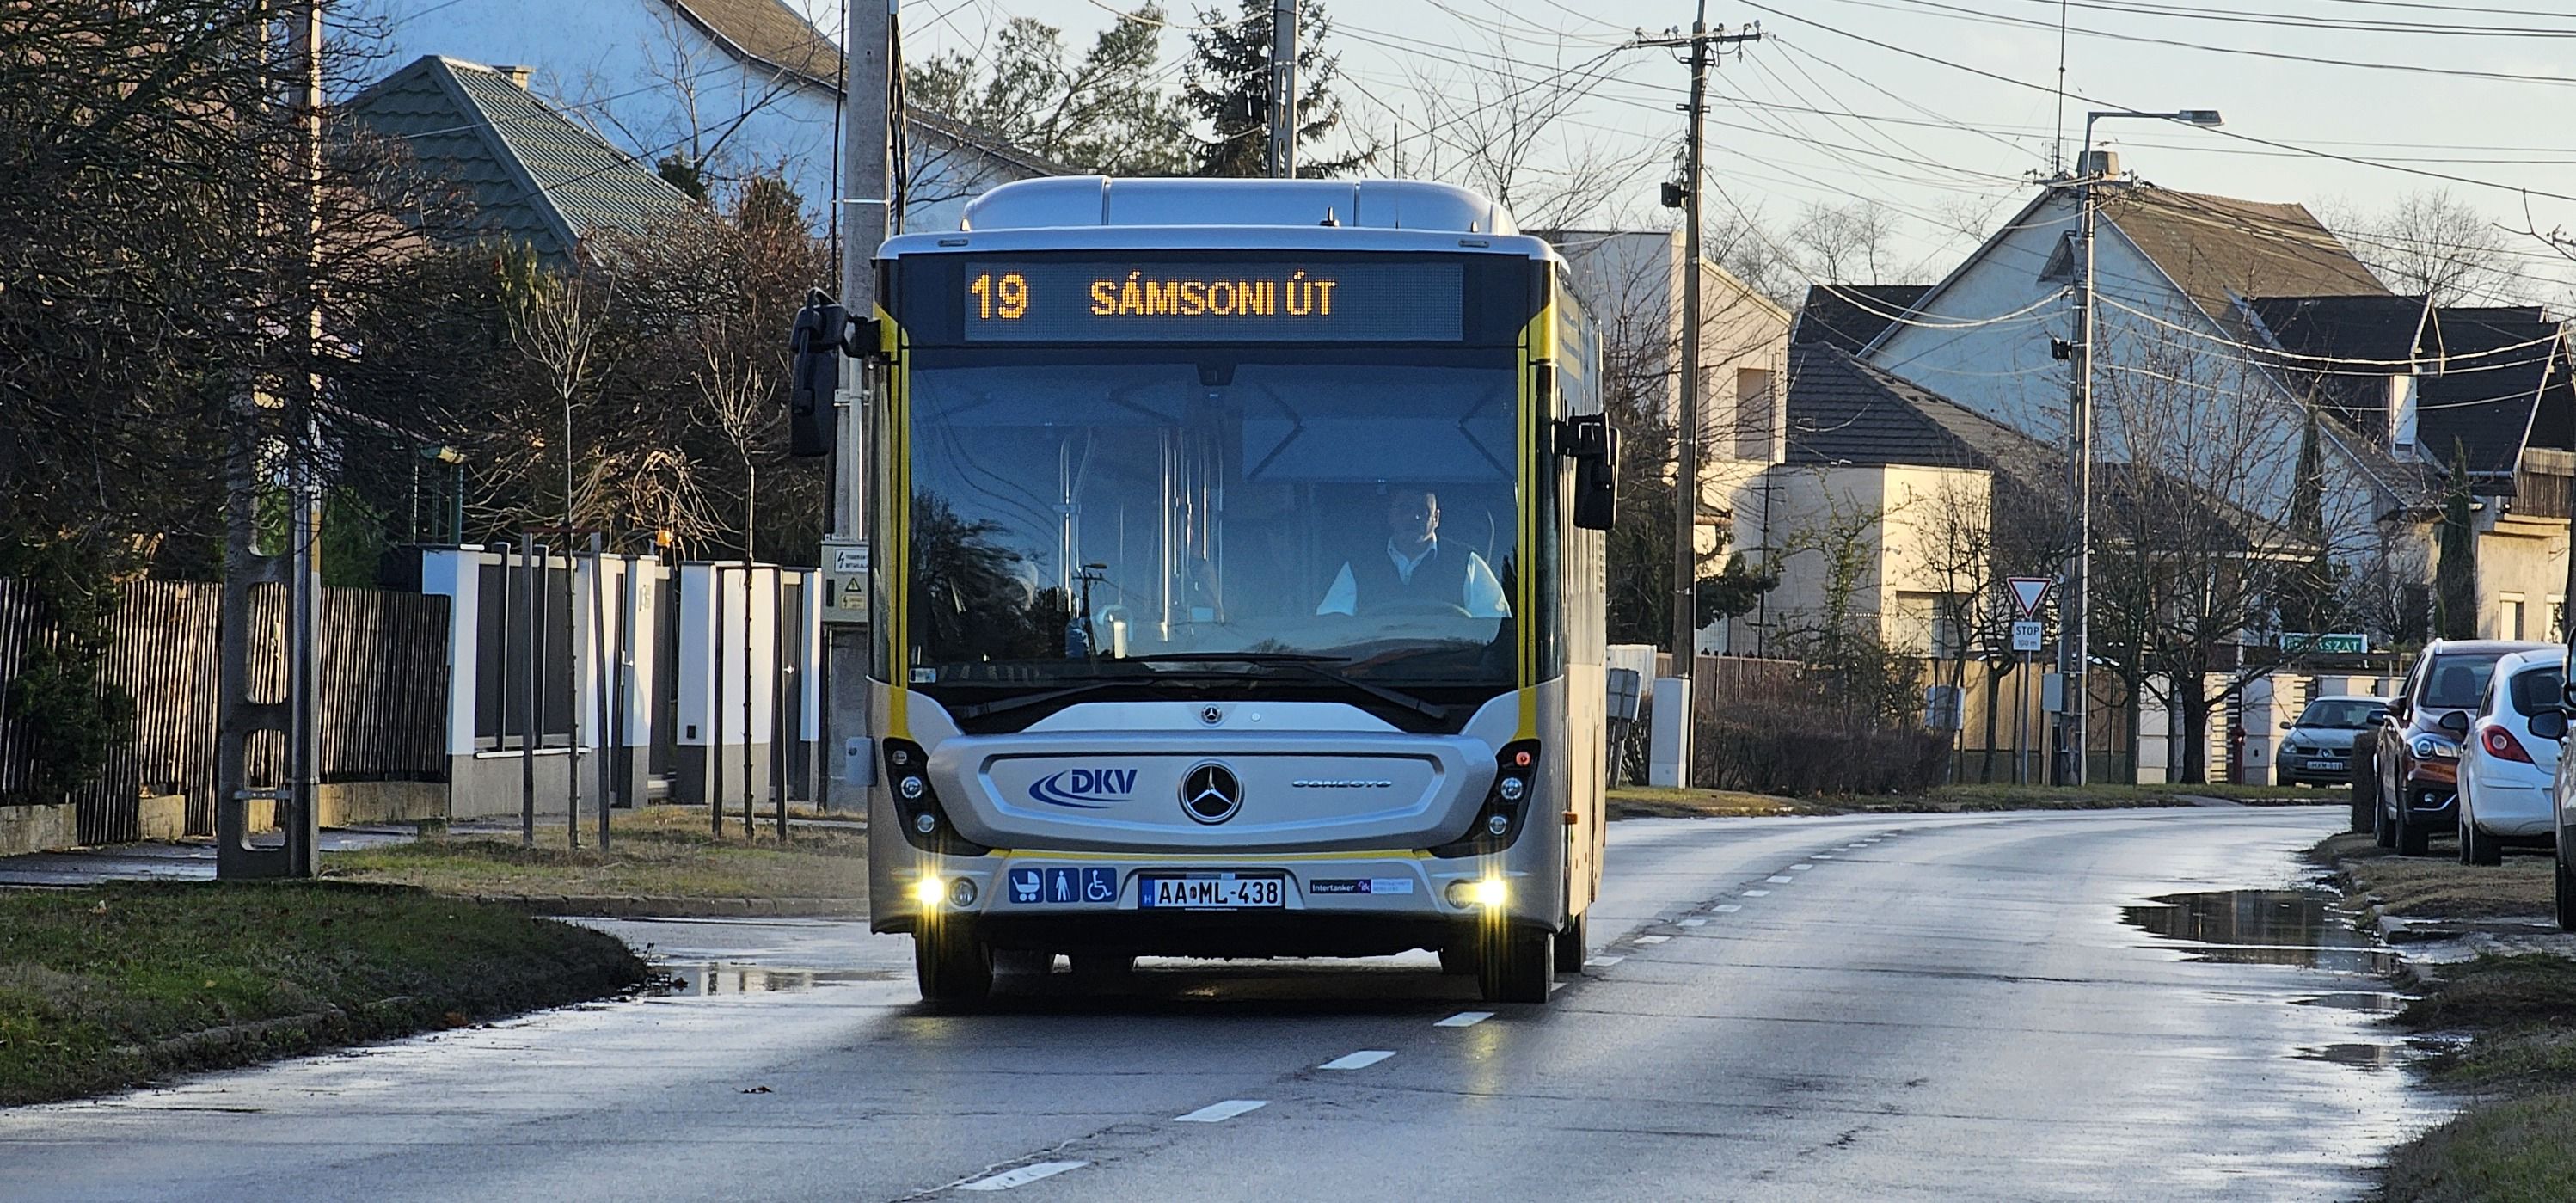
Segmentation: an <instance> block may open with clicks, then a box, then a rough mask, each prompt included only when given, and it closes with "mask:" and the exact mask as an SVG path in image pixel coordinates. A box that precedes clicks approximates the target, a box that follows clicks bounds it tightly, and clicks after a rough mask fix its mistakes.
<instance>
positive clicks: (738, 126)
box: [386, 0, 1068, 231]
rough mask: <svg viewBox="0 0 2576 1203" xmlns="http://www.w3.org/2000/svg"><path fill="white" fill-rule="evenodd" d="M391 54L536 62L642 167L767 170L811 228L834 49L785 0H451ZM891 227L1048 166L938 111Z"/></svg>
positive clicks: (709, 172) (827, 129)
mask: <svg viewBox="0 0 2576 1203" xmlns="http://www.w3.org/2000/svg"><path fill="white" fill-rule="evenodd" d="M386 40H387V42H388V43H389V48H390V49H391V50H392V51H393V52H394V55H395V57H396V59H397V60H400V59H402V58H406V57H412V56H420V55H434V54H436V55H455V56H459V57H462V58H467V59H473V60H478V61H481V62H486V63H512V64H520V66H519V67H515V68H509V70H517V71H524V72H530V73H533V74H534V76H535V77H536V79H537V81H538V83H539V85H540V86H541V87H543V88H544V89H545V90H546V91H548V92H549V93H551V94H553V95H555V96H558V97H561V98H563V100H564V101H565V103H566V106H567V108H568V109H570V110H571V111H572V112H574V113H576V114H577V115H578V116H579V118H580V120H581V121H582V122H584V123H585V124H587V125H589V126H590V127H592V128H593V129H596V130H598V131H600V132H601V133H602V134H603V135H604V136H606V137H608V138H610V139H611V140H612V141H614V142H615V143H617V144H618V145H619V146H620V147H622V148H623V149H624V150H625V151H626V152H627V153H629V154H631V155H633V156H634V157H636V158H638V159H641V160H643V161H644V162H646V163H654V164H659V163H662V162H664V161H665V160H669V161H671V162H672V164H673V165H674V167H675V168H679V169H682V170H689V169H694V170H697V171H700V172H703V173H704V178H706V179H707V180H709V181H710V182H713V183H716V184H719V185H720V184H721V183H723V182H724V181H725V180H726V179H729V178H736V179H738V178H743V177H747V176H750V175H754V174H763V173H776V174H779V175H781V176H783V177H784V178H785V179H786V181H787V184H788V186H789V187H790V188H792V189H794V190H795V192H796V194H797V195H798V196H799V197H801V198H803V199H804V202H805V207H806V211H807V212H808V213H809V214H810V215H812V217H813V220H814V221H815V223H816V225H817V227H818V228H819V227H820V226H821V225H822V224H823V221H824V214H826V213H828V212H830V205H829V204H828V203H827V202H828V201H829V200H830V199H831V198H832V196H833V195H834V190H835V187H836V185H837V182H838V180H839V174H838V170H839V168H838V164H839V155H838V153H837V151H838V147H839V138H840V132H841V127H840V104H841V51H840V47H839V45H838V43H837V42H836V41H835V40H834V39H833V37H832V36H831V35H829V34H826V33H825V31H823V30H821V29H817V28H816V27H815V26H814V25H813V23H812V22H809V21H807V20H806V19H805V17H804V16H802V15H801V14H799V13H797V12H796V11H795V10H793V9H791V8H789V7H788V6H787V5H786V4H784V3H782V2H781V0H589V2H586V3H582V4H567V5H555V6H551V7H549V8H548V9H547V10H546V11H545V14H544V17H543V19H531V18H530V16H529V11H528V8H527V6H526V5H525V4H523V3H520V2H519V0H447V2H446V3H442V4H431V5H425V6H421V7H420V8H419V10H418V11H416V12H409V13H404V14H401V15H400V17H399V18H398V19H397V20H395V21H394V22H392V23H391V27H390V29H389V30H388V31H387V33H386ZM904 142H905V150H906V155H905V162H906V164H907V168H908V170H907V171H906V173H905V176H906V180H907V181H908V184H907V187H906V190H905V191H906V194H907V198H906V199H907V203H906V205H905V206H904V210H903V211H902V212H901V213H899V214H898V220H897V221H895V222H892V223H889V224H890V225H891V226H892V227H893V228H894V229H896V230H898V231H900V230H904V229H910V230H940V229H955V228H956V226H957V221H958V218H959V216H960V215H961V214H962V213H963V212H964V210H965V203H966V201H967V200H968V199H969V198H971V197H973V196H974V195H976V194H978V193H980V192H982V191H984V190H985V189H987V188H990V187H992V186H994V185H996V184H1001V183H1006V182H1008V181H1011V180H1018V179H1029V178H1032V177H1035V176H1041V175H1062V174H1068V172H1067V170H1066V169H1065V168H1064V167H1063V166H1062V165H1060V164H1056V163H1053V162H1049V161H1046V160H1044V159H1042V158H1040V157H1038V156H1035V155H1031V154H1029V153H1027V152H1025V151H1022V150H1019V149H1017V148H1014V147H1011V146H1009V145H1008V144H1007V143H1005V142H1004V141H1003V140H1002V139H1000V138H998V137H995V136H993V135H992V134H990V133H988V132H985V131H982V130H978V129H975V128H973V127H971V126H968V125H965V124H964V123H961V122H957V121H953V120H949V119H947V118H945V117H942V116H939V115H937V114H931V113H923V112H918V111H916V112H914V113H912V114H911V116H910V119H909V121H908V122H907V124H906V127H905V138H904Z"/></svg>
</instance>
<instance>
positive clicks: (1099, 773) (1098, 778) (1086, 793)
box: [1029, 769, 1136, 810]
mask: <svg viewBox="0 0 2576 1203" xmlns="http://www.w3.org/2000/svg"><path fill="white" fill-rule="evenodd" d="M1135 789H1136V770H1134V769H1059V770H1057V771H1055V772H1053V773H1049V774H1047V775H1046V776H1044V777H1040V778H1038V780H1037V783H1036V784H1034V785H1031V786H1030V787H1029V797H1030V798H1032V799H1035V800H1037V801H1039V802H1044V803H1046V804H1047V805H1049V806H1070V807H1073V808H1074V809H1076V810H1106V809H1108V808H1109V805H1110V803H1113V802H1124V801H1126V800H1127V796H1128V795H1129V794H1130V793H1132V792H1134V791H1135Z"/></svg>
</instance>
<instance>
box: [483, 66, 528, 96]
mask: <svg viewBox="0 0 2576 1203" xmlns="http://www.w3.org/2000/svg"><path fill="white" fill-rule="evenodd" d="M492 70H493V71H494V72H495V73H496V74H498V75H500V77H501V78H503V79H506V80H509V81H510V83H511V84H512V86H514V87H516V88H518V89H519V90H520V91H522V92H525V91H527V90H528V75H529V73H531V72H533V71H535V70H536V68H534V67H494V68H492Z"/></svg>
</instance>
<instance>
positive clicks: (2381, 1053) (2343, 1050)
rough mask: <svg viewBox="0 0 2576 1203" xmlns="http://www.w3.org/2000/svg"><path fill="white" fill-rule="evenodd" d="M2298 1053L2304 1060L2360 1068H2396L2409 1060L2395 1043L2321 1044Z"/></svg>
mask: <svg viewBox="0 0 2576 1203" xmlns="http://www.w3.org/2000/svg"><path fill="white" fill-rule="evenodd" d="M2298 1055H2299V1059H2300V1060H2302V1061H2331V1062H2333V1063H2335V1064H2337V1065H2350V1066H2355V1067H2357V1068H2360V1069H2394V1068H2396V1067H2398V1066H2400V1065H2404V1064H2406V1062H2407V1060H2408V1058H2407V1056H2406V1054H2405V1052H2404V1051H2402V1050H2400V1049H2399V1048H2398V1047H2397V1046H2396V1045H2393V1044H2320V1045H2316V1046H2315V1047H2312V1048H2303V1049H2300V1050H2299V1054H2298Z"/></svg>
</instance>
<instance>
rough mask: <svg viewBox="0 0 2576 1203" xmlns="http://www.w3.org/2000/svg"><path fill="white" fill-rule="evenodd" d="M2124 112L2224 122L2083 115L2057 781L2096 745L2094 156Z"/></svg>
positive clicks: (2202, 116)
mask: <svg viewBox="0 0 2576 1203" xmlns="http://www.w3.org/2000/svg"><path fill="white" fill-rule="evenodd" d="M2122 117H2133V118H2142V119H2145V120H2150V121H2171V122H2174V123H2176V124H2179V125H2197V126H2202V127H2213V126H2216V125H2219V124H2221V122H2220V120H2219V117H2218V110H2216V109H2180V110H2176V111H2174V112H2171V113H2147V112H2138V111H2135V110H2130V109H2097V110H2094V111H2093V112H2090V113H2086V114H2085V115H2084V149H2083V152H2082V153H2081V154H2079V155H2077V156H2076V160H2075V180H2074V181H2073V182H2074V184H2075V190H2076V191H2075V195H2076V204H2077V209H2078V214H2077V217H2076V227H2075V228H2076V241H2077V242H2078V243H2079V244H2080V245H2079V246H2078V247H2077V252H2078V253H2077V254H2076V255H2075V256H2073V258H2074V267H2075V272H2076V281H2077V283H2076V294H2077V297H2078V300H2077V304H2076V310H2075V337H2074V339H2073V340H2072V341H2071V343H2070V344H2069V347H2070V358H2071V359H2073V361H2074V368H2075V370H2074V372H2073V374H2072V375H2073V379H2072V380H2070V381H2069V388H2068V390H2067V391H2068V394H2069V396H2068V402H2069V408H2070V409H2071V410H2072V411H2073V412H2072V413H2071V414H2070V415H2069V417H2068V421H2067V428H2066V434H2067V454H2066V488H2067V493H2068V496H2069V500H2070V501H2072V502H2073V505H2074V509H2075V564H2074V569H2073V571H2072V572H2071V573H2070V574H2069V575H2070V576H2072V577H2073V578H2074V579H2073V580H2072V582H2070V584H2069V587H2068V588H2067V590H2066V598H2067V605H2066V608H2067V615H2066V631H2065V637H2064V638H2061V639H2059V640H2058V644H2057V647H2058V652H2057V661H2058V664H2057V672H2058V680H2059V681H2060V682H2061V683H2062V684H2063V689H2062V691H2061V693H2062V696H2061V697H2060V699H2059V705H2060V714H2061V715H2062V721H2063V722H2064V726H2063V727H2062V728H2061V729H2060V730H2061V734H2062V736H2063V737H2062V738H2061V739H2060V740H2059V741H2058V747H2059V755H2061V756H2063V757H2065V758H2066V759H2065V760H2064V761H2062V762H2061V768H2060V769H2059V771H2058V780H2060V781H2064V782H2069V783H2072V784H2075V785H2082V784H2084V783H2085V778H2086V776H2087V775H2088V766H2087V761H2088V759H2089V755H2090V752H2091V750H2092V745H2091V733H2090V732H2089V731H2088V730H2087V727H2088V726H2090V721H2091V720H2090V715H2089V713H2088V712H2089V711H2090V710H2091V709H2092V707H2091V705H2090V702H2091V701H2092V695H2091V693H2090V691H2089V689H2088V687H2087V684H2086V681H2085V670H2086V668H2087V666H2088V665H2089V664H2091V662H2092V654H2093V647H2092V642H2093V641H2092V637H2091V627H2092V621H2091V620H2092V609H2093V604H2092V603H2093V599H2092V588H2093V226H2094V214H2095V210H2094V207H2093V206H2094V199H2093V186H2094V185H2095V184H2097V183H2100V182H2101V181H2103V180H2104V179H2107V178H2109V173H2108V172H2106V171H2104V170H2103V168H2104V167H2106V166H2107V165H2108V164H2107V163H2105V162H2104V161H2103V160H2100V159H2097V158H2095V157H2094V150H2093V123H2094V122H2096V121H2104V120H2110V119H2116V118H2122Z"/></svg>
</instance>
